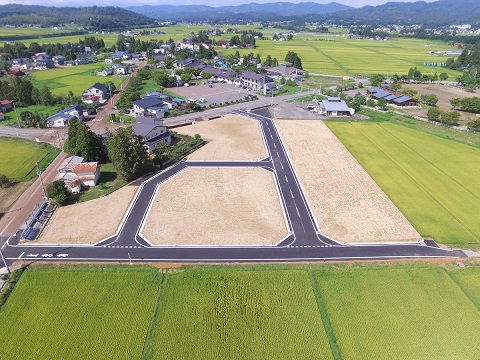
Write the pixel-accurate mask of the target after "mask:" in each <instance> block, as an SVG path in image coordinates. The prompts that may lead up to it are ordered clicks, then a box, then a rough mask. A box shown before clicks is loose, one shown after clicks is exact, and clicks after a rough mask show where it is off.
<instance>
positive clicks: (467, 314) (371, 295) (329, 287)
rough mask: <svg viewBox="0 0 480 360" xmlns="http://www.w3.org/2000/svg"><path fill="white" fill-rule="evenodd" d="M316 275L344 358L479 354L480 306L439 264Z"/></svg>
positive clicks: (432, 356)
mask: <svg viewBox="0 0 480 360" xmlns="http://www.w3.org/2000/svg"><path fill="white" fill-rule="evenodd" d="M462 272H463V270H462ZM477 274H478V272H477ZM315 278H316V280H317V283H318V286H319V288H320V294H321V296H322V298H323V302H324V305H325V307H326V309H327V312H328V316H329V319H330V322H331V325H332V328H333V332H334V334H335V338H336V340H337V343H338V344H339V348H340V352H341V354H342V358H343V359H423V360H427V359H432V360H434V359H461V358H465V359H477V358H479V357H480V348H478V347H476V346H472V344H473V343H475V342H476V340H475V339H476V334H478V332H479V331H480V314H479V311H478V308H477V307H476V306H475V304H474V303H472V302H471V301H470V300H469V298H468V297H467V296H466V294H465V293H464V292H463V291H462V290H461V289H460V288H459V287H458V286H457V284H456V283H455V282H454V281H452V280H451V279H450V277H449V276H448V274H447V272H446V271H445V270H444V269H442V268H440V267H437V268H433V267H432V268H400V267H399V268H395V269H378V268H377V269H375V268H371V269H351V270H337V271H334V270H326V271H323V270H320V271H317V272H316V273H315Z"/></svg>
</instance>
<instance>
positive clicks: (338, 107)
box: [319, 100, 350, 112]
mask: <svg viewBox="0 0 480 360" xmlns="http://www.w3.org/2000/svg"><path fill="white" fill-rule="evenodd" d="M319 105H320V107H321V108H322V109H325V111H337V112H339V111H348V112H350V108H349V107H348V106H347V104H346V103H345V101H343V100H340V101H329V100H321V101H320V102H319Z"/></svg>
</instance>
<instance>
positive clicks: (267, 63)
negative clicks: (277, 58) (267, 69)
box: [263, 54, 272, 66]
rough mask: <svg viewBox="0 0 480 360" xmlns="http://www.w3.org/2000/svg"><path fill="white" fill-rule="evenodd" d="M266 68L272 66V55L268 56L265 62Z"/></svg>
mask: <svg viewBox="0 0 480 360" xmlns="http://www.w3.org/2000/svg"><path fill="white" fill-rule="evenodd" d="M263 65H265V66H272V56H271V55H270V54H268V55H267V58H266V59H265V62H264V63H263Z"/></svg>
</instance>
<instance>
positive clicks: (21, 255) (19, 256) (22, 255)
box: [18, 251, 25, 259]
mask: <svg viewBox="0 0 480 360" xmlns="http://www.w3.org/2000/svg"><path fill="white" fill-rule="evenodd" d="M23 254H25V251H24V252H22V253H21V254H20V256H19V257H18V258H19V259H20V258H21V257H22V256H23Z"/></svg>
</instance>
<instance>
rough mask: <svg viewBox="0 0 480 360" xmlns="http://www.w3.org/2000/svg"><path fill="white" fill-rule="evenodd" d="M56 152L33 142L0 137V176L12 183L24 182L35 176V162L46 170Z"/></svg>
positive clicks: (47, 146) (49, 147)
mask: <svg viewBox="0 0 480 360" xmlns="http://www.w3.org/2000/svg"><path fill="white" fill-rule="evenodd" d="M57 154H58V150H56V149H55V148H53V147H51V146H49V145H45V144H38V143H35V142H33V141H29V140H23V139H15V138H7V137H0V174H4V175H6V176H7V177H8V178H9V179H11V180H13V181H24V180H28V179H31V178H32V177H34V176H36V173H35V171H34V170H35V162H36V161H38V162H39V163H40V166H41V168H42V169H44V168H46V167H47V166H48V165H49V164H50V162H51V161H52V160H53V159H54V158H55V156H56V155H57Z"/></svg>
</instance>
